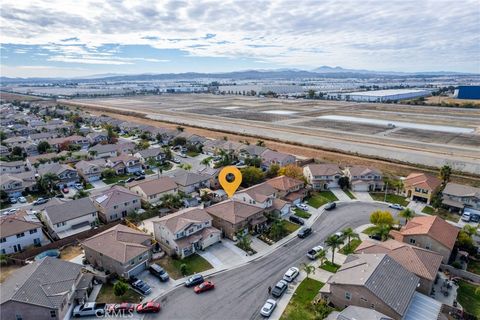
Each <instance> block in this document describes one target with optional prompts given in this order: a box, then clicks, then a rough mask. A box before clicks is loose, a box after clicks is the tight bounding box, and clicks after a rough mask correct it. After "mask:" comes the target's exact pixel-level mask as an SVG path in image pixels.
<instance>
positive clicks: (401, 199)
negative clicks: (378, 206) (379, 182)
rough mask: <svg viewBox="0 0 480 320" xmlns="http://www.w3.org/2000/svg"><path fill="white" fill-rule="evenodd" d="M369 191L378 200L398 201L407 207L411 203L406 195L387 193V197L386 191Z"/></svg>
mask: <svg viewBox="0 0 480 320" xmlns="http://www.w3.org/2000/svg"><path fill="white" fill-rule="evenodd" d="M369 193H370V196H371V197H372V198H373V200H376V201H385V202H388V203H398V204H399V205H401V206H404V207H406V206H407V205H408V203H409V201H408V200H406V198H405V197H403V196H400V195H398V194H391V193H387V197H386V198H385V193H382V192H369Z"/></svg>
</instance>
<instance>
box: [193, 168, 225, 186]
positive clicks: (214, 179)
mask: <svg viewBox="0 0 480 320" xmlns="http://www.w3.org/2000/svg"><path fill="white" fill-rule="evenodd" d="M221 169H222V168H211V167H207V166H205V168H203V169H199V170H198V173H199V174H201V175H204V176H210V180H209V181H210V182H209V183H210V188H211V189H218V188H220V187H221V186H220V181H219V180H218V174H219V173H220V170H221Z"/></svg>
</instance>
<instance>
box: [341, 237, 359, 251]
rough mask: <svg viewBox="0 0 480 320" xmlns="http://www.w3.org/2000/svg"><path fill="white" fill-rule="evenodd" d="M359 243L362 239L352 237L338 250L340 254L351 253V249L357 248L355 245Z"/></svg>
mask: <svg viewBox="0 0 480 320" xmlns="http://www.w3.org/2000/svg"><path fill="white" fill-rule="evenodd" d="M360 243H362V240H360V239H352V240H350V243H349V244H346V245H344V246H343V248H342V249H340V250H339V251H338V252H340V253H341V254H345V255H348V254H350V253H353V251H355V249H357V247H358V246H359V245H360Z"/></svg>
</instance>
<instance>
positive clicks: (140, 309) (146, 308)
mask: <svg viewBox="0 0 480 320" xmlns="http://www.w3.org/2000/svg"><path fill="white" fill-rule="evenodd" d="M159 311H160V303H156V302H153V301H149V302H146V303H144V304H139V305H138V306H137V313H153V312H159Z"/></svg>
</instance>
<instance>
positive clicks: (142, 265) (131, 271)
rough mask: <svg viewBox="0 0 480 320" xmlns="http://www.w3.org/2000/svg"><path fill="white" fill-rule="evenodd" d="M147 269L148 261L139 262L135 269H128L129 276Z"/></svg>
mask: <svg viewBox="0 0 480 320" xmlns="http://www.w3.org/2000/svg"><path fill="white" fill-rule="evenodd" d="M145 269H147V261H145V262H144V263H142V264H139V265H138V266H136V267H134V268H133V269H130V270H129V271H128V277H131V276H136V275H137V274H139V273H140V272H142V271H143V270H145Z"/></svg>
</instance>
